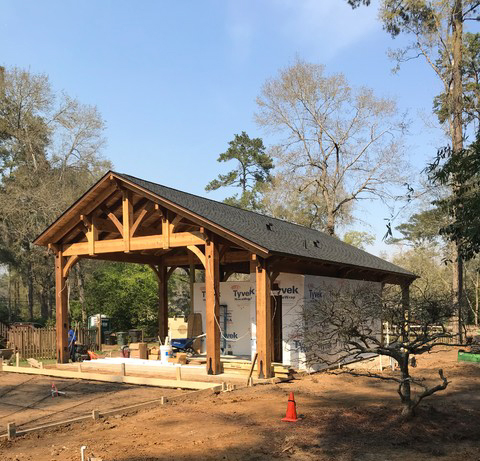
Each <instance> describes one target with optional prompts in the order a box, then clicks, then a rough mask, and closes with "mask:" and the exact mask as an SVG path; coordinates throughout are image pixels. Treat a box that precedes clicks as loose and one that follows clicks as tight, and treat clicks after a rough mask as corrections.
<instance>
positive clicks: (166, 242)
mask: <svg viewBox="0 0 480 461" xmlns="http://www.w3.org/2000/svg"><path fill="white" fill-rule="evenodd" d="M162 239H163V248H164V250H167V249H168V248H170V221H169V219H168V213H166V214H165V215H164V216H163V219H162Z"/></svg>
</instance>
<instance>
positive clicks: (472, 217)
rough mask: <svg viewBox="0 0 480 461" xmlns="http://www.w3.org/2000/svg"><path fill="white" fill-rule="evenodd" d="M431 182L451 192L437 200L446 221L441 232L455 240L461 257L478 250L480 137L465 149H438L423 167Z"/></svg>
mask: <svg viewBox="0 0 480 461" xmlns="http://www.w3.org/2000/svg"><path fill="white" fill-rule="evenodd" d="M427 172H428V174H429V178H430V180H431V181H432V182H433V183H438V184H442V185H447V186H450V187H452V190H453V194H452V195H451V196H449V197H447V198H445V199H443V200H439V201H438V202H437V205H438V206H441V207H443V208H444V209H446V210H448V213H449V215H450V222H449V223H448V224H447V225H446V226H443V227H442V228H441V233H442V234H443V235H446V236H447V237H448V238H449V239H450V240H453V241H454V242H456V243H457V244H458V246H459V250H460V252H461V253H462V255H463V257H464V258H465V259H467V260H468V259H471V258H473V257H474V256H475V255H476V254H478V253H480V232H479V231H478V230H479V229H480V136H479V137H478V138H477V140H476V141H475V142H474V143H472V144H471V145H470V146H469V147H468V148H467V149H464V150H462V151H461V152H458V153H454V152H453V151H452V149H450V148H449V147H447V148H444V149H440V150H439V151H438V153H437V157H436V159H435V161H434V162H432V163H431V164H430V165H429V166H428V167H427Z"/></svg>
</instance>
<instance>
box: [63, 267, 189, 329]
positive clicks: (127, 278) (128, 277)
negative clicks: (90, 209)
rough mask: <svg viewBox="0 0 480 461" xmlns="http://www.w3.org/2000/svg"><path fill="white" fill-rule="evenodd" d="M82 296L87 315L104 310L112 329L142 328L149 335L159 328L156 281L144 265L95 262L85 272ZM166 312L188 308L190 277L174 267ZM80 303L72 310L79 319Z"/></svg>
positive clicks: (180, 311) (175, 313) (176, 312)
mask: <svg viewBox="0 0 480 461" xmlns="http://www.w3.org/2000/svg"><path fill="white" fill-rule="evenodd" d="M85 299H86V304H87V309H88V311H87V312H88V315H94V314H100V313H101V314H106V315H108V316H110V317H111V318H112V327H113V329H114V330H115V331H122V330H129V329H131V328H141V329H143V330H144V331H145V334H146V335H148V336H153V337H155V336H156V334H157V331H158V281H157V278H156V276H155V274H154V273H153V271H152V269H151V268H150V267H148V266H146V265H139V264H126V263H117V262H115V263H110V262H103V263H99V262H95V266H92V268H91V271H90V272H89V274H88V275H87V276H86V284H85ZM168 299H169V307H168V309H169V312H170V314H173V315H185V314H186V313H187V311H188V310H189V309H190V304H189V299H190V293H189V280H188V278H187V277H186V276H185V275H184V274H182V273H177V272H176V271H175V272H174V273H173V274H172V275H171V276H170V278H169V281H168ZM81 315H82V314H81V309H80V305H79V303H75V309H74V310H73V312H72V317H73V319H74V320H81Z"/></svg>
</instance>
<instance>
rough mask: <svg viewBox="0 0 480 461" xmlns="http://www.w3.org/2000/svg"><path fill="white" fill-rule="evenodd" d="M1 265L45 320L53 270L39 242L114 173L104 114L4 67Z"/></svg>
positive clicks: (0, 90) (0, 81)
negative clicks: (106, 155)
mask: <svg viewBox="0 0 480 461" xmlns="http://www.w3.org/2000/svg"><path fill="white" fill-rule="evenodd" d="M0 76H1V78H0V257H1V259H0V264H9V265H10V267H11V268H14V269H15V270H16V271H17V272H18V273H19V274H21V275H22V277H23V279H24V282H25V285H26V286H27V287H28V304H29V309H28V310H29V313H28V317H29V318H30V319H33V317H34V299H35V298H36V297H38V298H39V299H40V303H41V315H42V317H43V318H44V319H46V317H47V316H48V311H49V310H50V311H51V309H49V308H48V306H49V305H50V306H51V296H50V293H51V290H52V287H53V284H54V281H53V264H52V263H51V261H50V258H49V257H48V255H47V254H46V253H45V252H44V251H43V250H41V249H40V248H36V247H34V246H33V245H32V241H33V240H34V239H35V237H36V236H38V234H39V233H40V232H41V231H43V229H44V228H45V227H46V226H47V225H48V224H49V223H51V222H52V221H53V220H54V219H55V218H56V217H57V216H58V215H59V214H60V213H61V212H63V211H64V210H65V209H66V208H67V206H69V205H70V204H71V203H72V202H73V200H74V199H76V198H77V197H78V195H79V194H80V193H82V192H83V191H85V190H86V189H87V188H88V187H89V186H90V185H91V183H92V182H93V181H94V180H95V179H96V178H97V177H99V176H100V174H103V172H104V170H105V169H108V168H109V167H110V162H108V161H106V160H104V159H103V158H102V157H101V155H100V150H101V148H102V147H103V145H104V138H103V130H104V122H103V120H102V118H101V116H100V114H99V113H98V111H97V109H96V108H95V107H92V106H87V105H83V104H81V103H79V102H78V101H77V100H75V99H72V98H70V97H68V96H67V95H65V94H61V95H59V94H56V93H55V92H54V91H53V89H52V88H51V85H50V83H49V80H48V77H47V76H45V75H42V74H40V75H37V74H32V73H30V72H27V71H24V70H21V69H17V68H13V69H10V70H7V71H4V69H3V68H0Z"/></svg>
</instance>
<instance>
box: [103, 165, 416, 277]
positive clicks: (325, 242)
mask: <svg viewBox="0 0 480 461" xmlns="http://www.w3.org/2000/svg"><path fill="white" fill-rule="evenodd" d="M111 173H113V174H116V175H118V176H119V177H120V178H121V177H123V178H124V179H126V180H128V179H129V178H130V179H131V181H133V182H140V183H147V184H149V185H150V186H148V185H146V187H147V188H148V187H152V189H155V187H159V188H164V189H166V190H168V191H171V192H173V193H179V194H182V195H183V196H185V197H187V198H188V197H192V198H193V199H195V200H201V201H208V202H209V203H212V204H215V205H223V206H226V207H230V208H232V209H234V210H239V211H240V212H242V213H251V214H252V215H253V216H256V217H261V218H262V219H265V220H272V221H274V222H275V221H276V222H278V223H280V224H281V226H280V228H282V226H292V227H295V228H296V229H298V231H299V234H300V236H301V240H302V239H303V240H304V241H305V243H308V242H312V243H313V242H315V240H316V239H315V238H314V237H315V236H314V235H311V234H310V235H303V236H302V231H303V232H304V233H305V232H306V231H308V232H312V233H314V234H317V235H318V241H320V242H321V243H322V245H321V247H324V248H326V249H328V248H329V247H331V246H332V247H333V246H334V245H340V246H342V247H343V248H344V249H345V250H347V249H350V251H352V252H354V253H356V257H361V255H365V256H366V257H367V258H373V259H374V260H377V261H379V262H381V263H382V264H386V265H387V266H391V267H392V268H391V269H386V268H383V269H382V268H378V270H387V271H388V270H390V271H394V270H393V268H395V269H397V271H394V272H396V273H404V274H405V273H407V274H411V273H410V272H409V271H407V270H406V269H404V268H402V267H400V266H397V265H396V264H394V263H392V262H390V261H387V260H385V259H383V258H381V257H380V256H377V255H374V254H372V253H369V252H368V251H365V250H363V249H361V248H358V247H356V246H354V245H351V244H349V243H347V242H344V241H343V240H341V239H340V238H338V237H336V236H332V235H330V234H328V233H326V232H323V231H320V230H318V229H313V228H311V227H306V226H302V225H300V224H296V223H292V222H290V221H287V220H284V219H280V218H275V217H273V216H269V215H267V214H262V213H258V212H256V211H252V210H246V209H244V208H240V207H237V206H234V205H230V204H228V203H224V202H219V201H218V200H214V199H211V198H207V197H203V196H201V195H197V194H192V193H190V192H185V191H183V190H180V189H175V188H173V187H170V186H165V185H163V184H159V183H156V182H153V181H148V180H146V179H143V178H139V177H136V176H133V175H130V174H126V173H118V172H115V171H111ZM157 194H158V193H157ZM184 206H185V205H184ZM186 208H188V207H186ZM193 211H195V210H193ZM230 230H231V231H233V232H237V231H236V230H235V229H230ZM288 232H292V233H293V232H294V229H290V230H289V231H288ZM246 238H248V237H246ZM310 239H311V240H310ZM250 240H251V241H252V242H255V240H252V239H250ZM329 242H331V244H329ZM257 243H258V241H257ZM258 244H260V243H258ZM302 245H303V243H302ZM305 248H306V247H305ZM272 251H276V252H283V250H282V249H279V248H278V249H273V248H272ZM297 251H298V249H297ZM304 256H305V255H304ZM312 256H313V255H312ZM316 259H319V258H318V257H317V258H316ZM343 264H346V263H345V262H343ZM349 264H352V263H349ZM353 265H356V266H359V267H362V266H361V264H355V263H353ZM398 269H400V272H398Z"/></svg>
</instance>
